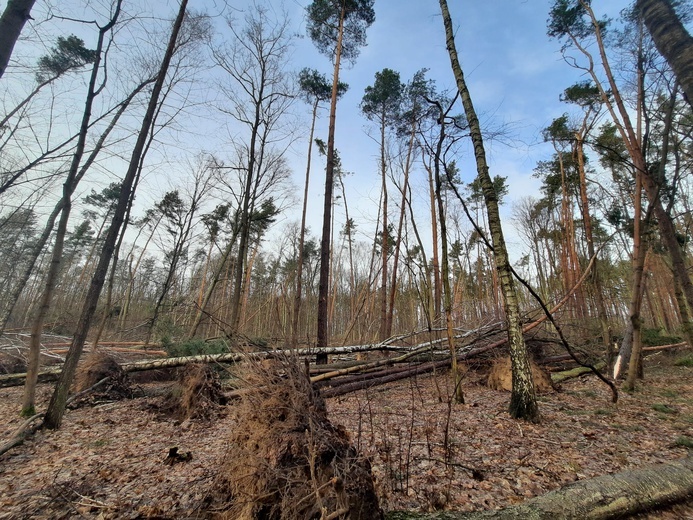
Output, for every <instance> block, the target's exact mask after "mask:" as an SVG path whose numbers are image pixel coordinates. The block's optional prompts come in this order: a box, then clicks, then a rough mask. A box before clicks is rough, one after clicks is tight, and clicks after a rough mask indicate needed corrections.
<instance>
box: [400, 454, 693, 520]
mask: <svg viewBox="0 0 693 520" xmlns="http://www.w3.org/2000/svg"><path fill="white" fill-rule="evenodd" d="M691 497H693V457H688V458H686V459H683V460H679V461H676V462H669V463H666V464H657V465H651V466H646V467H643V468H638V469H631V470H626V471H622V472H620V473H614V474H612V475H602V476H600V477H596V478H593V479H589V480H582V481H579V482H575V483H573V484H570V485H568V486H566V487H564V488H561V489H559V490H556V491H552V492H550V493H547V494H545V495H541V496H539V497H536V498H533V499H530V500H527V501H525V502H523V503H521V504H518V505H515V506H511V507H508V508H505V509H500V510H497V511H482V512H475V513H459V512H453V511H446V512H440V513H423V514H421V513H409V512H406V511H396V512H391V513H388V515H387V520H483V519H487V518H491V519H495V520H519V519H524V520H553V519H556V518H561V519H563V520H609V519H612V518H624V517H627V516H629V515H634V514H637V513H642V512H646V511H650V510H653V509H659V508H662V507H665V506H667V505H670V504H674V503H677V502H682V501H684V500H687V499H690V498H691Z"/></svg>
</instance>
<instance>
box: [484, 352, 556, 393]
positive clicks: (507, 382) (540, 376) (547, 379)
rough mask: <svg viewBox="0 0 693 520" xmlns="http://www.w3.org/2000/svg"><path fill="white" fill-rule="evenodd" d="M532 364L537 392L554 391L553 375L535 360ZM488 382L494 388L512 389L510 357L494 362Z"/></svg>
mask: <svg viewBox="0 0 693 520" xmlns="http://www.w3.org/2000/svg"><path fill="white" fill-rule="evenodd" d="M530 365H531V367H532V376H533V378H534V390H535V391H536V392H537V393H547V392H553V390H554V386H553V383H552V382H551V376H550V375H549V374H548V373H547V372H546V371H545V370H544V369H542V368H541V367H540V366H539V365H537V364H536V363H535V362H534V361H530ZM486 384H487V385H488V387H489V388H490V389H492V390H506V391H508V392H510V391H512V389H513V372H512V366H511V363H510V358H509V357H504V358H500V359H498V360H497V361H496V362H495V363H494V364H493V367H492V368H491V372H490V373H489V375H488V381H487V383H486Z"/></svg>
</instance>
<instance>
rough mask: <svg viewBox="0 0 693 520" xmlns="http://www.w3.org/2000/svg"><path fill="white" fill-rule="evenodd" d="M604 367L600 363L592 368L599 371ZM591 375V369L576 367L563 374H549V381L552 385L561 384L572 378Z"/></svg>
mask: <svg viewBox="0 0 693 520" xmlns="http://www.w3.org/2000/svg"><path fill="white" fill-rule="evenodd" d="M604 367H606V363H604V362H601V363H597V364H596V365H595V366H594V368H596V369H597V370H601V369H603V368H604ZM590 373H592V369H591V368H589V367H577V368H573V369H572V370H566V371H564V372H556V373H555V374H551V380H552V381H553V382H554V383H562V382H563V381H565V380H566V379H572V378H574V377H580V376H581V375H583V374H590Z"/></svg>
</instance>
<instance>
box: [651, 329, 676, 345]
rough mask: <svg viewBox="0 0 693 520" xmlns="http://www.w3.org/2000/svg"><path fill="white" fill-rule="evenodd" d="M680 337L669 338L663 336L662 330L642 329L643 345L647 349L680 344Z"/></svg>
mask: <svg viewBox="0 0 693 520" xmlns="http://www.w3.org/2000/svg"><path fill="white" fill-rule="evenodd" d="M680 342H681V337H680V336H667V335H666V334H662V329H661V328H658V329H650V328H647V327H645V328H643V329H642V344H643V346H645V347H656V346H659V345H671V344H673V343H680Z"/></svg>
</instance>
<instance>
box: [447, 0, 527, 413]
mask: <svg viewBox="0 0 693 520" xmlns="http://www.w3.org/2000/svg"><path fill="white" fill-rule="evenodd" d="M440 9H441V12H442V15H443V24H444V26H445V35H446V46H447V49H448V53H449V54H450V64H451V66H452V71H453V73H454V75H455V79H456V80H457V89H458V90H459V93H460V97H461V99H462V104H463V106H464V112H465V115H466V117H467V122H468V124H469V130H470V133H471V137H472V143H473V145H474V156H475V158H476V166H477V173H478V175H479V180H480V182H481V185H482V189H483V192H484V200H485V202H486V212H487V215H488V225H489V230H490V231H491V238H492V243H493V248H494V251H493V255H494V258H495V261H496V269H497V270H498V274H499V278H500V281H501V287H502V290H503V300H504V304H505V305H504V306H505V315H506V320H507V323H508V342H509V346H510V359H511V361H512V372H513V385H512V386H513V389H512V395H511V398H510V409H509V411H510V415H511V416H512V417H514V418H516V419H525V420H528V421H538V420H539V408H538V406H537V398H536V394H535V391H534V381H533V379H532V371H531V368H530V365H529V355H528V353H527V347H526V346H525V342H524V338H523V337H522V325H521V323H520V309H519V302H518V300H517V294H516V291H515V284H514V280H513V275H512V269H511V266H510V260H509V259H508V251H507V249H506V247H505V238H504V237H503V228H502V226H501V220H500V213H499V211H498V195H497V193H496V190H495V188H494V185H493V181H492V180H491V176H490V175H489V169H488V164H487V163H486V151H485V149H484V141H483V136H482V134H481V125H480V124H479V119H478V118H477V115H476V111H475V110H474V105H473V103H472V98H471V96H470V93H469V90H468V88H467V84H466V81H465V79H464V73H463V71H462V67H461V65H460V62H459V60H458V57H457V50H456V48H455V36H454V32H453V28H452V20H451V19H450V11H449V10H448V4H447V0H440Z"/></svg>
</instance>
